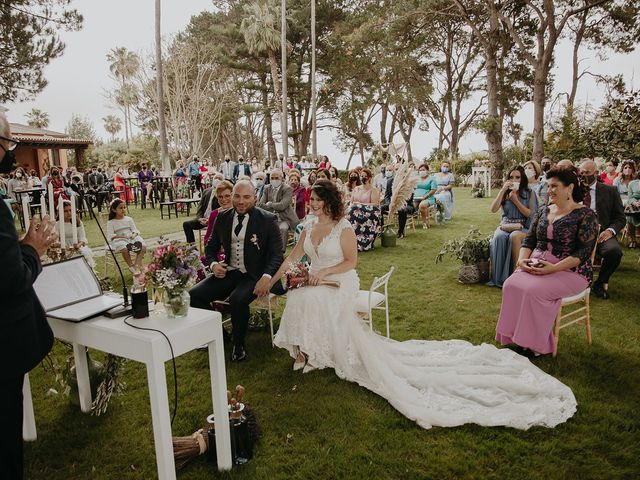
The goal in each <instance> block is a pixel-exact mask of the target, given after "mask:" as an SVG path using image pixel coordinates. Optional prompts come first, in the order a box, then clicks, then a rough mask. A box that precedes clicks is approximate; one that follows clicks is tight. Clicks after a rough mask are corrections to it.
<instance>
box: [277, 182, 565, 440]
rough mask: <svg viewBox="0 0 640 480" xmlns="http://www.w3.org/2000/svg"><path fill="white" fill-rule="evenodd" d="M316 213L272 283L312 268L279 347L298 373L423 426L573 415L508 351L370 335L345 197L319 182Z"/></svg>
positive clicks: (544, 380)
mask: <svg viewBox="0 0 640 480" xmlns="http://www.w3.org/2000/svg"><path fill="white" fill-rule="evenodd" d="M309 205H310V208H311V213H313V214H314V215H315V218H314V219H313V220H310V221H309V222H308V223H307V225H306V227H305V229H304V230H303V232H302V234H301V236H300V239H299V241H298V243H297V244H296V246H295V247H294V249H293V251H292V252H291V254H290V255H289V257H288V258H287V260H286V261H285V262H284V263H283V264H282V266H281V267H280V269H279V270H278V272H277V273H276V274H275V275H274V276H273V278H272V279H271V282H272V285H273V284H275V282H277V281H279V279H280V278H281V277H282V275H283V274H284V272H285V271H286V270H287V268H288V267H289V263H290V262H298V261H299V260H300V259H301V258H302V257H303V256H304V255H305V254H306V255H307V257H308V259H309V260H310V262H311V267H310V270H309V284H310V285H311V286H308V287H303V288H298V289H294V290H290V291H289V292H288V294H287V304H286V306H285V310H284V313H283V315H282V321H281V323H280V329H279V330H278V333H277V334H276V336H275V340H274V341H275V344H276V345H277V346H279V347H282V348H285V349H287V350H288V351H289V352H290V354H291V356H292V357H293V358H294V359H295V362H294V364H293V369H294V370H300V369H302V371H303V373H307V372H309V371H311V370H314V369H321V368H333V369H334V370H335V372H336V374H337V375H338V376H339V377H340V378H342V379H345V380H349V381H352V382H356V383H358V384H359V385H361V386H363V387H365V388H367V389H369V390H371V391H372V392H375V393H377V394H378V395H380V396H382V397H384V398H385V399H387V400H388V401H389V403H391V405H393V406H394V407H395V408H396V409H397V410H398V411H399V412H400V413H402V414H403V415H405V416H406V417H407V418H410V419H412V420H414V421H416V422H417V423H418V424H419V425H420V426H422V427H424V428H431V427H432V426H441V427H453V426H457V425H462V424H465V423H476V424H478V425H484V426H497V425H504V426H509V427H514V428H519V429H528V428H529V427H531V426H534V425H542V426H546V427H554V426H556V425H557V424H559V423H562V422H564V421H566V420H567V419H568V418H570V417H571V416H572V415H573V414H574V413H575V411H576V400H575V397H574V396H573V393H572V392H571V390H570V389H569V387H567V386H566V385H564V384H562V383H561V382H560V381H558V380H556V379H555V378H553V377H551V376H550V375H547V374H546V373H544V372H543V371H542V370H540V369H539V368H537V367H536V366H535V365H533V364H531V363H530V362H529V360H528V359H526V358H525V357H522V356H520V355H517V354H516V353H514V352H512V351H511V350H508V349H497V348H496V347H494V346H492V345H488V344H482V345H480V346H475V345H471V344H470V343H468V342H465V341H463V340H448V341H420V340H409V341H406V342H397V341H395V340H390V339H388V338H386V337H381V336H379V335H377V334H375V333H373V332H372V331H371V330H370V329H369V327H368V326H367V325H365V324H364V322H362V321H361V320H360V319H359V317H358V316H357V314H356V311H355V298H356V296H357V294H358V289H359V280H358V275H357V273H356V271H355V267H356V263H357V246H356V237H355V234H354V232H353V229H352V228H351V225H350V224H349V222H348V221H347V220H346V219H345V218H344V206H343V203H342V199H341V195H340V193H339V191H338V190H337V188H336V187H335V185H334V184H333V183H331V182H328V181H322V180H320V181H317V182H316V183H315V184H314V185H313V187H312V188H311V195H310V199H309ZM322 280H333V281H337V282H339V284H340V286H339V288H336V287H333V286H326V285H322V284H321V282H322Z"/></svg>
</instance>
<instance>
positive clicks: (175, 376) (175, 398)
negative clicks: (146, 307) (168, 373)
mask: <svg viewBox="0 0 640 480" xmlns="http://www.w3.org/2000/svg"><path fill="white" fill-rule="evenodd" d="M128 318H133V316H132V315H127V316H126V317H124V323H125V325H128V326H130V327H131V328H135V329H137V330H147V331H149V332H158V333H160V334H162V336H163V337H164V338H165V339H166V340H167V343H168V344H169V350H171V363H173V392H174V396H173V415H172V416H171V426H173V420H174V419H175V418H176V413H178V373H177V370H176V357H175V356H174V355H173V345H171V340H169V337H167V336H166V335H165V333H164V332H163V331H162V330H158V329H156V328H146V327H138V326H137V325H133V324H131V323H129V322H127V319H128Z"/></svg>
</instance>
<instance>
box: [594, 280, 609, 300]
mask: <svg viewBox="0 0 640 480" xmlns="http://www.w3.org/2000/svg"><path fill="white" fill-rule="evenodd" d="M591 291H592V292H593V293H594V295H595V296H596V297H598V298H602V299H603V300H607V299H608V298H609V292H607V291H606V290H605V289H604V287H603V286H602V284H601V283H598V282H596V283H594V284H593V286H592V287H591Z"/></svg>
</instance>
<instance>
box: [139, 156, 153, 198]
mask: <svg viewBox="0 0 640 480" xmlns="http://www.w3.org/2000/svg"><path fill="white" fill-rule="evenodd" d="M138 186H139V187H140V193H141V194H142V195H143V196H144V197H145V198H146V199H147V201H148V202H150V201H151V192H152V191H153V172H152V171H151V170H149V168H148V167H147V164H146V163H143V164H142V170H140V171H139V172H138Z"/></svg>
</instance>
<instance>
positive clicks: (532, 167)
mask: <svg viewBox="0 0 640 480" xmlns="http://www.w3.org/2000/svg"><path fill="white" fill-rule="evenodd" d="M523 167H524V174H525V175H526V176H527V183H528V184H529V188H530V189H531V191H532V192H533V193H535V195H536V201H537V202H538V205H539V206H541V205H546V204H547V200H546V188H547V187H546V186H547V180H546V179H545V178H543V177H541V176H540V173H541V171H542V169H541V168H540V164H539V163H538V162H536V161H535V160H529V161H528V162H527V163H525V164H524V165H523ZM541 178H542V180H541ZM543 189H544V190H545V200H544V202H543V201H542V190H543Z"/></svg>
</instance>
